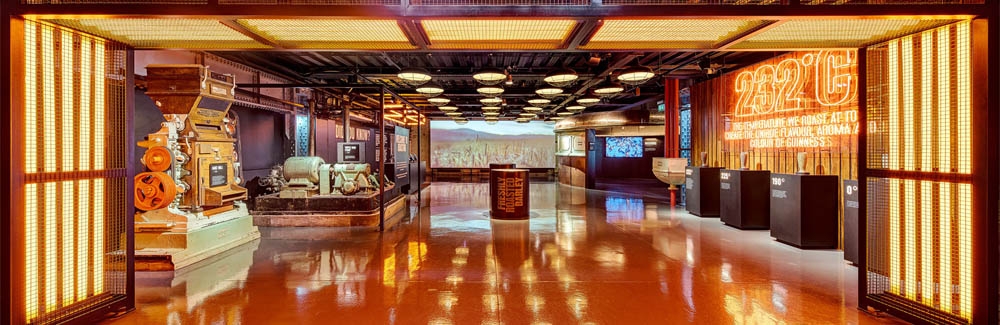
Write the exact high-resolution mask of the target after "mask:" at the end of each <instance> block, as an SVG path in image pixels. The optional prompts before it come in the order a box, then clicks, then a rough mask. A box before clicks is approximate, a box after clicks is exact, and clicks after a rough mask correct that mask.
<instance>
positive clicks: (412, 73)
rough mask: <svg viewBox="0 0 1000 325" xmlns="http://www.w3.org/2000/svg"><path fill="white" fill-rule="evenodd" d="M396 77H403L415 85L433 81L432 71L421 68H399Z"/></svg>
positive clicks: (404, 80)
mask: <svg viewBox="0 0 1000 325" xmlns="http://www.w3.org/2000/svg"><path fill="white" fill-rule="evenodd" d="M396 77H399V79H402V80H403V82H405V83H407V84H410V85H413V86H419V85H423V84H424V83H427V82H428V81H431V74H430V72H427V70H425V69H421V68H405V69H402V70H399V73H397V74H396Z"/></svg>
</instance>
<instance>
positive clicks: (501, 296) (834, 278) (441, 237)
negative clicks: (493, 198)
mask: <svg viewBox="0 0 1000 325" xmlns="http://www.w3.org/2000/svg"><path fill="white" fill-rule="evenodd" d="M487 189H488V188H487V185H486V184H470V183H435V184H434V185H432V186H431V187H430V188H428V189H427V190H425V191H424V192H423V199H424V201H423V202H415V204H414V206H412V207H411V211H412V213H411V214H412V215H413V216H412V217H411V218H410V220H407V221H405V222H403V223H402V224H401V225H399V226H397V227H395V228H393V229H390V230H388V231H386V232H384V233H381V234H379V233H372V232H358V231H349V230H341V229H319V228H262V229H261V232H262V238H261V240H260V241H259V242H252V243H248V244H246V245H243V246H240V247H238V248H235V249H233V250H230V251H228V252H226V253H225V254H222V255H220V256H218V257H216V258H213V259H210V260H207V261H204V262H203V263H199V264H196V265H193V266H191V267H189V268H186V269H184V270H181V271H179V272H176V273H173V272H170V273H139V274H137V279H138V280H137V309H136V311H135V312H132V313H129V314H126V315H124V316H122V317H121V318H119V319H116V320H111V321H109V323H123V324H151V323H152V324H163V323H166V324H207V323H212V324H216V323H218V324H238V323H243V324H294V323H299V324H329V323H359V324H587V323H593V324H651V323H699V324H728V323H732V324H842V323H847V324H867V323H883V322H893V321H894V320H892V319H885V318H874V317H872V316H869V315H867V314H864V313H861V312H859V311H857V310H856V307H855V306H856V303H855V301H856V299H857V293H856V289H855V288H856V283H855V281H856V278H857V273H856V272H857V271H856V269H855V268H854V267H852V266H848V265H846V264H845V263H844V262H843V260H842V254H841V253H840V252H836V251H802V250H798V249H795V248H792V247H789V246H786V245H782V244H779V243H776V242H774V241H773V240H771V238H770V237H769V236H768V233H767V232H766V231H739V230H736V229H733V228H729V227H725V226H723V225H722V224H721V222H719V220H718V219H702V218H698V217H695V216H691V215H689V214H687V213H685V212H683V211H682V210H675V209H671V208H670V207H669V204H668V203H666V202H664V201H663V200H662V199H659V198H656V197H648V196H636V195H626V194H621V193H614V192H602V191H591V190H584V189H580V188H575V187H569V186H563V185H557V184H552V183H537V184H532V186H531V192H532V193H531V195H532V197H531V202H532V219H531V220H526V221H491V220H490V219H489V218H487V217H486V216H485V215H484V213H483V212H485V211H486V209H487V208H488V200H487V198H486V195H487V194H488V191H487Z"/></svg>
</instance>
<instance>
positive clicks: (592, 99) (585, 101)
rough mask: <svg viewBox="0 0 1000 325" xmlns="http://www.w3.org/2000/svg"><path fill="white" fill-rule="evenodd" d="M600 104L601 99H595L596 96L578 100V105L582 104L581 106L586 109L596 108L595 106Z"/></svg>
mask: <svg viewBox="0 0 1000 325" xmlns="http://www.w3.org/2000/svg"><path fill="white" fill-rule="evenodd" d="M600 102H601V99H600V98H597V97H594V96H583V97H580V98H577V99H576V103H577V104H580V105H582V106H584V107H590V106H594V105H595V104H597V103H600Z"/></svg>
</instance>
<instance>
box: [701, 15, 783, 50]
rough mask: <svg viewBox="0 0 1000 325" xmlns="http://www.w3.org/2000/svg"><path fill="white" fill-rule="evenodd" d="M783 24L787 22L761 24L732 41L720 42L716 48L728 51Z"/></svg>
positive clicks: (778, 21) (733, 38)
mask: <svg viewBox="0 0 1000 325" xmlns="http://www.w3.org/2000/svg"><path fill="white" fill-rule="evenodd" d="M783 23H785V20H777V21H770V22H766V23H763V24H760V25H759V26H756V27H754V28H751V29H749V30H746V31H744V32H743V33H741V34H739V35H736V36H735V37H732V38H730V39H727V40H724V41H722V42H720V43H719V44H718V45H716V46H715V48H716V50H718V51H724V50H727V49H729V48H730V47H732V46H733V45H736V44H739V43H741V42H743V41H745V40H748V39H750V38H751V37H754V36H757V35H758V34H760V33H763V32H766V31H767V30H769V29H771V28H775V27H778V25H781V24H783Z"/></svg>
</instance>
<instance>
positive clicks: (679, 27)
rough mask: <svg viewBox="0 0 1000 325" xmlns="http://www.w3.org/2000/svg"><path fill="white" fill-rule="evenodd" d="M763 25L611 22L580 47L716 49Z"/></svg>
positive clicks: (695, 21) (715, 21) (708, 21)
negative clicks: (725, 41) (733, 38)
mask: <svg viewBox="0 0 1000 325" xmlns="http://www.w3.org/2000/svg"><path fill="white" fill-rule="evenodd" d="M763 23H764V21H760V20H745V19H608V20H605V21H604V24H603V25H602V26H601V28H600V29H599V30H598V31H597V32H596V33H594V36H593V37H591V39H590V42H588V43H587V44H586V45H584V46H581V48H584V49H664V48H674V49H678V48H704V49H707V48H715V47H716V46H717V45H718V44H719V43H720V42H722V41H724V40H726V39H730V38H732V37H735V36H737V35H739V34H741V33H745V32H746V31H747V30H749V29H750V28H753V27H757V26H760V25H761V24H763Z"/></svg>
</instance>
